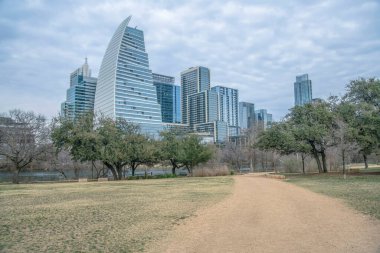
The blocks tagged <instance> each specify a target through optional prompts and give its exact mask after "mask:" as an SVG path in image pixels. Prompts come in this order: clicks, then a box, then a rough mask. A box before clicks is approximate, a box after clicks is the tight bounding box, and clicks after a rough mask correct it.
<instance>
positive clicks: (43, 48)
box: [0, 0, 380, 120]
mask: <svg viewBox="0 0 380 253" xmlns="http://www.w3.org/2000/svg"><path fill="white" fill-rule="evenodd" d="M379 13H380V1H379V0H374V1H371V0H368V1H367V0H360V1H359V0H336V1H335V0H331V1H309V0H304V1H264V0H258V1H254V0H251V1H244V0H242V1H217V0H211V1H203V0H201V1H197V0H195V1H190V0H187V1H179V0H178V1H177V0H169V1H153V0H152V1H141V0H138V1H132V0H128V1H125V0H121V1H104V0H100V1H85V0H84V1H42V0H41V1H38V0H30V1H23V0H20V1H14V0H0V112H6V111H8V110H9V109H13V108H21V109H24V110H34V111H36V112H39V113H42V114H45V115H47V116H54V115H56V114H57V113H58V112H59V110H60V103H61V102H62V101H64V100H65V96H66V89H67V88H68V87H69V74H70V73H71V72H72V71H73V70H75V69H76V68H77V67H79V66H80V65H81V64H82V63H83V62H84V58H85V57H86V56H87V57H88V60H89V64H90V67H91V68H92V70H93V76H97V75H98V71H99V67H100V64H101V61H102V58H103V55H104V52H105V50H106V47H107V45H108V42H109V40H110V39H111V37H112V35H113V33H114V31H115V30H116V28H117V26H118V25H119V24H120V23H121V22H122V21H123V19H125V18H126V17H127V16H129V15H132V21H131V23H130V25H131V26H137V27H138V28H140V29H142V30H143V31H144V34H145V43H146V50H147V52H148V54H149V60H150V68H151V69H152V70H153V72H156V73H161V74H166V75H172V76H175V77H176V80H177V83H178V84H179V73H180V72H181V71H182V70H185V69H187V68H189V67H191V66H198V65H201V66H206V67H209V68H210V70H211V83H212V86H214V85H224V86H228V87H232V88H237V89H239V91H240V101H248V102H253V103H255V105H256V108H257V109H259V108H266V109H268V111H269V112H272V113H273V114H274V118H275V119H277V120H279V119H281V118H282V117H283V116H284V115H285V114H286V113H287V112H288V109H289V108H291V107H292V106H293V104H294V95H293V83H294V81H295V76H296V75H299V74H303V73H308V74H309V78H310V79H311V80H312V82H313V97H321V98H326V97H328V96H329V95H330V94H334V95H341V94H343V93H344V91H345V85H346V84H347V83H348V82H349V80H352V79H355V78H357V77H372V76H376V77H379V76H380V15H379Z"/></svg>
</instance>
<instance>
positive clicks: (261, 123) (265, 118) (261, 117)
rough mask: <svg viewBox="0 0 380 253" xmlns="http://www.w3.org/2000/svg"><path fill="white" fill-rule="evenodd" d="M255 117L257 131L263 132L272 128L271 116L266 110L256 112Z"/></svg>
mask: <svg viewBox="0 0 380 253" xmlns="http://www.w3.org/2000/svg"><path fill="white" fill-rule="evenodd" d="M255 115H256V117H255V118H256V122H255V123H256V126H257V129H258V130H265V129H267V128H268V127H271V126H272V114H270V113H268V112H267V110H266V109H260V110H256V112H255Z"/></svg>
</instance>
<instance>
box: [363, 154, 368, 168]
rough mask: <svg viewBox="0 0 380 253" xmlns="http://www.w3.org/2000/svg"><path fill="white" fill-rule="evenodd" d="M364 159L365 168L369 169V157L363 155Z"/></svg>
mask: <svg viewBox="0 0 380 253" xmlns="http://www.w3.org/2000/svg"><path fill="white" fill-rule="evenodd" d="M363 159H364V168H365V169H368V161H367V155H366V154H363Z"/></svg>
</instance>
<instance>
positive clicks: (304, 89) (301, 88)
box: [294, 74, 313, 105]
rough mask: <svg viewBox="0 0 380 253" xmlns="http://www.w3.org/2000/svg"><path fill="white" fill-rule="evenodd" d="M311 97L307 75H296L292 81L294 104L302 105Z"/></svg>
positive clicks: (310, 86) (310, 87) (309, 81)
mask: <svg viewBox="0 0 380 253" xmlns="http://www.w3.org/2000/svg"><path fill="white" fill-rule="evenodd" d="M312 99H313V93H312V85H311V80H309V75H308V74H304V75H300V76H296V82H295V83H294V104H295V105H304V104H306V103H310V102H311V101H312Z"/></svg>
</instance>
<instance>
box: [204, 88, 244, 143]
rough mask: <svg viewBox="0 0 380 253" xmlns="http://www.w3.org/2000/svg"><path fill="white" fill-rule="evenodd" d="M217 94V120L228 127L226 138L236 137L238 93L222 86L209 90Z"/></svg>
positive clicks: (237, 127)
mask: <svg viewBox="0 0 380 253" xmlns="http://www.w3.org/2000/svg"><path fill="white" fill-rule="evenodd" d="M211 90H212V91H215V92H216V93H217V94H218V120H219V121H223V122H226V123H227V125H228V136H238V135H239V134H240V127H239V91H238V90H237V89H232V88H228V87H223V86H214V87H212V88H211Z"/></svg>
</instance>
